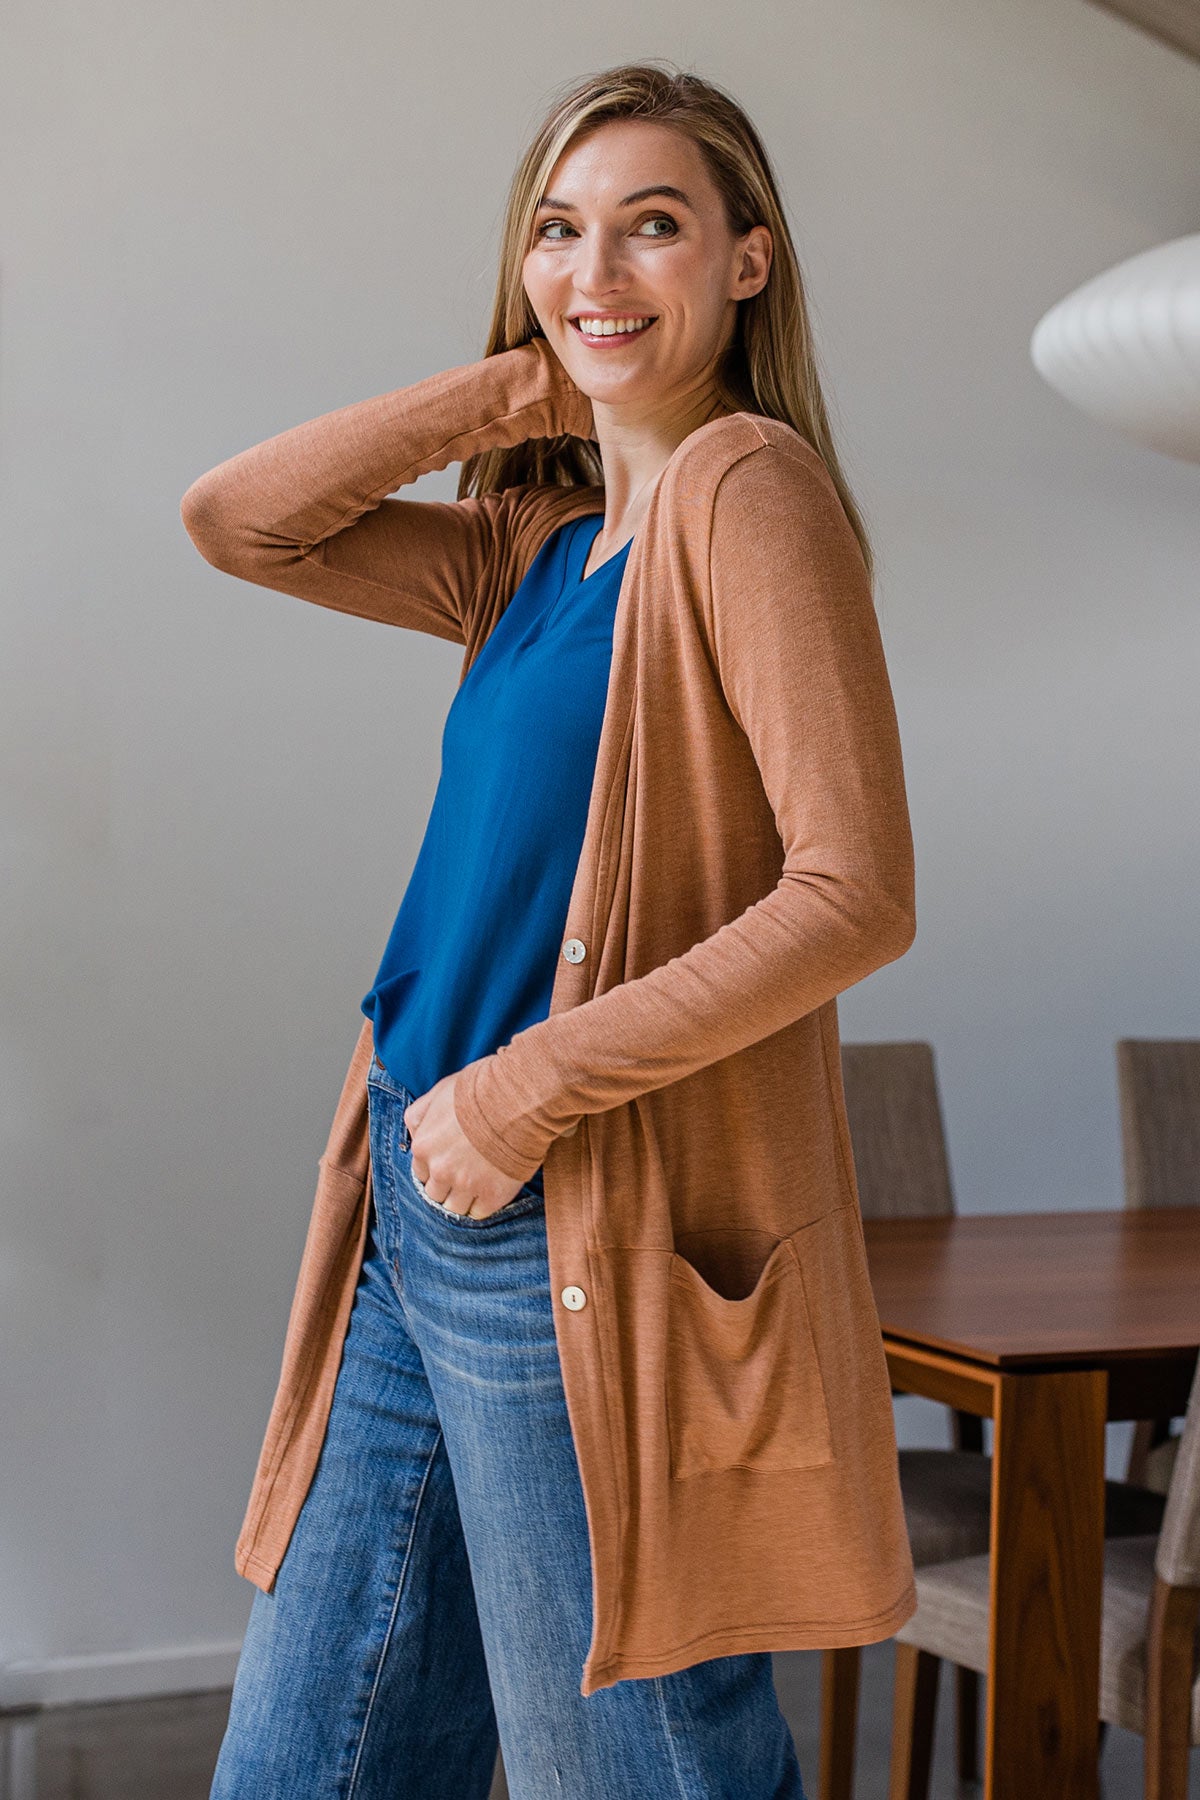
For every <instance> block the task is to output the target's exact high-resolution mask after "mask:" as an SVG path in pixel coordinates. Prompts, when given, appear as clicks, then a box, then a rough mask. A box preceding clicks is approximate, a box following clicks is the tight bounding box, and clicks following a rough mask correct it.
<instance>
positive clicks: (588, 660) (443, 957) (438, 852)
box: [362, 513, 629, 1189]
mask: <svg viewBox="0 0 1200 1800" xmlns="http://www.w3.org/2000/svg"><path fill="white" fill-rule="evenodd" d="M603 524H604V517H603V515H602V514H601V513H585V514H583V515H582V516H581V517H579V518H577V519H572V520H569V521H568V522H567V524H565V525H561V526H559V527H558V529H557V530H555V531H553V532H551V534H550V536H549V537H548V538H547V540H546V542H545V543H544V544H543V545H542V546H541V548H540V550H539V551H538V553H537V555H536V557H535V558H534V560H533V563H532V564H531V566H530V568H529V571H528V573H527V574H526V576H525V579H524V580H523V581H522V582H521V584H520V586H519V587H518V589H517V591H516V593H515V594H514V595H513V597H512V599H511V600H510V602H509V604H508V606H507V607H506V608H505V610H504V612H503V613H502V614H501V616H500V619H499V621H498V623H497V624H496V625H495V626H494V627H493V629H492V631H491V633H490V635H489V636H488V638H487V640H486V642H485V643H484V646H483V648H482V650H481V651H480V652H479V654H478V656H477V657H476V658H475V661H474V662H473V663H472V665H471V667H470V669H469V670H468V672H467V675H466V678H465V679H464V680H463V681H462V682H461V683H460V684H459V687H458V689H457V692H456V693H455V696H454V700H453V702H452V703H451V706H450V710H449V712H448V713H447V715H446V723H445V726H444V727H443V731H442V766H441V773H440V775H439V777H438V785H437V792H436V793H435V795H434V800H433V807H432V809H431V811H430V815H429V822H428V824H427V825H426V828H425V836H424V839H423V841H422V844H421V849H420V853H419V854H418V856H417V860H416V863H415V864H414V866H413V871H412V876H411V878H410V880H409V883H408V887H407V888H406V890H405V893H404V898H403V900H402V901H401V904H400V910H399V912H398V913H397V915H396V922H395V924H394V925H393V927H392V932H391V936H390V937H389V939H388V942H387V948H386V950H385V951H384V953H383V961H382V963H381V964H380V966H379V972H378V974H377V975H376V977H375V985H374V987H373V988H372V989H371V991H370V993H369V994H367V995H366V997H365V998H364V1000H363V1002H362V1010H363V1012H364V1013H366V1015H367V1017H368V1018H369V1019H371V1020H372V1021H373V1024H374V1037H375V1053H376V1055H377V1056H378V1057H379V1060H380V1061H381V1062H382V1063H383V1065H384V1067H385V1068H386V1069H387V1071H388V1073H389V1074H390V1075H391V1076H392V1078H393V1080H395V1081H398V1082H400V1083H401V1084H402V1085H403V1086H404V1087H406V1088H408V1089H409V1091H410V1092H411V1093H414V1094H424V1093H426V1092H427V1091H428V1090H429V1089H430V1088H431V1087H432V1086H433V1084H434V1083H435V1082H436V1081H440V1080H441V1078H442V1077H443V1076H444V1075H451V1074H453V1073H455V1072H456V1071H457V1070H459V1069H461V1068H464V1067H465V1066H466V1064H467V1063H469V1062H474V1061H475V1059H476V1058H477V1057H480V1056H489V1055H491V1053H492V1052H493V1051H494V1050H496V1049H497V1047H498V1046H499V1045H501V1044H506V1043H507V1042H508V1040H509V1039H510V1038H511V1037H512V1036H513V1034H514V1033H515V1032H517V1031H521V1030H523V1029H524V1028H525V1026H527V1025H532V1024H534V1023H536V1022H537V1021H538V1020H539V1019H544V1018H546V1017H548V1015H549V1012H550V993H551V989H552V988H553V986H554V976H555V972H556V970H557V967H558V958H559V955H560V954H561V950H562V934H563V930H564V927H565V925H566V918H567V908H568V906H569V904H570V899H571V888H572V886H573V884H574V880H575V870H576V867H577V865H578V862H579V855H580V852H581V850H582V848H583V837H584V830H585V828H586V825H587V812H588V802H589V799H590V797H591V790H592V780H593V777H594V774H595V768H596V752H597V749H598V747H599V743H600V727H601V724H602V722H603V718H604V703H605V698H606V696H607V693H608V677H609V667H610V664H611V660H612V633H613V620H614V616H615V614H616V608H617V597H618V594H619V592H620V586H621V576H622V573H623V571H624V567H625V561H626V557H627V555H628V551H629V545H628V544H625V545H623V546H622V548H621V549H620V550H618V551H617V553H616V555H615V556H611V557H609V559H608V561H607V562H605V563H602V564H601V565H600V567H599V568H598V569H596V570H594V571H593V573H592V574H591V575H589V576H588V577H587V579H586V580H584V579H582V576H583V568H584V564H585V563H586V561H587V558H588V553H589V551H590V550H591V547H592V544H593V542H594V540H595V539H596V537H597V536H598V535H599V532H600V528H601V527H602V525H603ZM532 1185H533V1186H534V1187H536V1188H538V1189H541V1188H542V1171H541V1169H540V1168H539V1169H538V1170H537V1171H536V1173H535V1174H534V1176H533V1177H532Z"/></svg>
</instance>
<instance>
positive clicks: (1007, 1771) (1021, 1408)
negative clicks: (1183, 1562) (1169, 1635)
mask: <svg viewBox="0 0 1200 1800" xmlns="http://www.w3.org/2000/svg"><path fill="white" fill-rule="evenodd" d="M1107 1399H1108V1377H1107V1375H1106V1374H1105V1372H1104V1371H1103V1370H1094V1369H1081V1370H1072V1371H1070V1372H1067V1373H1064V1372H1062V1371H1057V1372H1055V1373H1053V1374H1032V1373H1031V1374H1003V1375H1001V1376H1000V1377H999V1379H998V1381H997V1383H996V1397H995V1414H994V1418H995V1438H994V1444H993V1455H992V1527H991V1619H990V1642H989V1647H988V1649H989V1655H988V1670H989V1674H988V1682H987V1738H986V1746H985V1750H984V1762H985V1776H984V1800H1030V1797H1031V1796H1032V1795H1039V1796H1044V1797H1045V1800H1049V1797H1050V1796H1051V1795H1053V1796H1054V1800H1097V1795H1098V1792H1099V1771H1098V1756H1097V1721H1098V1717H1099V1693H1100V1601H1101V1586H1102V1582H1103V1575H1104V1425H1105V1418H1106V1414H1107Z"/></svg>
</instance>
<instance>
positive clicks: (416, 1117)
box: [404, 1075, 524, 1219]
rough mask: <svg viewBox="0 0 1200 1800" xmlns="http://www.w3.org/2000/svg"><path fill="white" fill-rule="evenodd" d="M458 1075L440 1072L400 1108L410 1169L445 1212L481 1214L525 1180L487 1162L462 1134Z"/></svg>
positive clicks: (476, 1216)
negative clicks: (457, 1106)
mask: <svg viewBox="0 0 1200 1800" xmlns="http://www.w3.org/2000/svg"><path fill="white" fill-rule="evenodd" d="M457 1080H458V1076H457V1075H443V1077H442V1079H441V1080H440V1081H435V1082H434V1084H433V1086H432V1087H431V1088H430V1089H429V1091H428V1093H425V1094H419V1095H418V1096H417V1098H416V1099H415V1100H414V1101H412V1103H411V1104H410V1105H409V1106H407V1107H405V1109H404V1123H405V1125H406V1126H407V1127H408V1133H409V1138H410V1139H411V1143H412V1172H413V1174H414V1175H415V1176H416V1178H417V1180H418V1181H419V1182H420V1183H421V1186H422V1187H423V1188H424V1189H425V1191H426V1193H427V1194H428V1195H429V1198H430V1199H431V1200H433V1201H436V1202H437V1204H438V1205H439V1206H444V1207H445V1208H446V1211H447V1212H455V1213H462V1214H465V1215H466V1216H467V1217H468V1218H472V1219H486V1218H489V1217H490V1216H491V1214H492V1213H494V1212H499V1210H500V1208H501V1207H502V1206H507V1204H508V1202H509V1201H510V1200H513V1199H515V1198H516V1196H517V1195H518V1194H519V1193H520V1191H521V1189H522V1187H523V1186H524V1183H523V1182H520V1181H514V1180H513V1178H512V1176H511V1175H506V1174H505V1173H504V1170H503V1169H498V1168H497V1167H496V1165H495V1163H490V1162H488V1160H487V1158H486V1157H484V1156H481V1155H480V1153H479V1151H478V1150H477V1149H476V1148H475V1146H474V1144H473V1143H472V1142H471V1140H470V1138H469V1137H467V1136H466V1134H465V1133H464V1131H463V1129H462V1127H461V1125H460V1124H459V1122H458V1116H457V1114H456V1113H455V1111H454V1084H455V1082H456V1081H457Z"/></svg>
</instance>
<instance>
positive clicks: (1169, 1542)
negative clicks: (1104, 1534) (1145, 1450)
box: [1154, 1357, 1200, 1588]
mask: <svg viewBox="0 0 1200 1800" xmlns="http://www.w3.org/2000/svg"><path fill="white" fill-rule="evenodd" d="M1154 1567H1155V1571H1156V1572H1157V1573H1158V1574H1159V1575H1161V1577H1162V1579H1163V1580H1164V1581H1169V1582H1170V1583H1171V1586H1172V1587H1192V1588H1194V1587H1200V1357H1197V1359H1196V1373H1195V1375H1194V1376H1193V1377H1192V1391H1191V1394H1190V1396H1189V1398H1188V1409H1187V1417H1186V1418H1185V1419H1184V1421H1183V1436H1182V1437H1181V1438H1180V1440H1179V1452H1178V1454H1177V1456H1176V1458H1175V1467H1174V1469H1172V1471H1171V1486H1170V1488H1169V1490H1168V1492H1167V1509H1166V1511H1165V1513H1164V1514H1163V1522H1162V1526H1161V1528H1160V1530H1159V1534H1158V1548H1157V1550H1156V1551H1155V1553H1154Z"/></svg>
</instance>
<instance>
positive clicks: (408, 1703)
mask: <svg viewBox="0 0 1200 1800" xmlns="http://www.w3.org/2000/svg"><path fill="white" fill-rule="evenodd" d="M368 1091H369V1108H370V1147H371V1160H372V1184H373V1192H374V1211H373V1214H372V1218H371V1221H370V1226H371V1229H370V1235H369V1237H368V1239H367V1248H366V1253H365V1255H364V1258H363V1264H362V1269H361V1272H360V1276H359V1281H358V1286H357V1290H356V1294H355V1299H354V1306H353V1310H352V1312H351V1316H350V1322H349V1327H348V1331H347V1335H346V1340H345V1346H344V1350H343V1355H342V1362H341V1366H340V1369H339V1373H338V1378H337V1385H336V1388H335V1391H334V1397H333V1405H332V1408H331V1412H330V1417H329V1424H328V1428H327V1432H326V1437H325V1441H324V1444H323V1446H322V1450H321V1455H320V1459H319V1462H318V1465H317V1468H316V1472H315V1474H314V1477H313V1481H312V1485H311V1487H310V1488H309V1492H308V1495H307V1497H306V1499H305V1502H304V1505H303V1507H302V1509H301V1512H300V1516H299V1519H298V1520H297V1523H296V1528H295V1530H294V1532H293V1534H292V1538H291V1541H290V1543H289V1545H288V1548H287V1552H286V1554H285V1556H284V1558H283V1562H282V1565H281V1567H280V1569H279V1573H278V1576H277V1577H276V1581H275V1585H274V1587H273V1589H272V1591H271V1593H270V1594H266V1593H264V1592H262V1590H261V1589H260V1590H258V1591H257V1592H256V1593H255V1596H254V1600H253V1604H252V1607H251V1612H250V1621H249V1626H248V1629H247V1632H246V1638H245V1642H244V1644H243V1647H242V1652H241V1656H240V1659H239V1662H238V1667H237V1676H236V1681H235V1683H234V1689H233V1698H232V1703H231V1707H230V1714H229V1724H228V1727H227V1729H226V1732H225V1737H224V1741H223V1743H222V1745H221V1753H220V1757H219V1759H218V1763H217V1768H216V1774H215V1776H214V1780H213V1786H212V1790H211V1800H335V1797H336V1800H487V1795H488V1792H489V1789H490V1787H491V1783H492V1774H493V1769H494V1765H495V1758H496V1748H497V1743H498V1742H499V1744H500V1746H501V1747H502V1752H503V1757H504V1768H505V1774H506V1776H507V1779H508V1786H509V1792H510V1795H511V1796H512V1800H668V1797H669V1800H718V1797H720V1800H804V1789H803V1786H802V1783H801V1779H800V1769H799V1765H798V1762H797V1759H796V1750H795V1745H794V1743H793V1740H792V1736H791V1733H790V1731H789V1730H788V1726H787V1723H786V1721H785V1720H784V1718H783V1716H782V1714H781V1712H780V1709H779V1704H778V1699H777V1697H776V1693H775V1686H774V1678H773V1668H772V1661H771V1656H770V1653H769V1652H757V1653H753V1654H748V1655H739V1656H723V1657H715V1658H712V1659H710V1660H708V1661H706V1662H699V1663H696V1664H693V1665H692V1667H690V1668H687V1669H683V1670H680V1671H678V1672H676V1673H674V1674H670V1675H661V1676H651V1677H646V1678H644V1679H628V1680H624V1681H619V1682H617V1683H616V1684H615V1685H613V1686H612V1687H608V1688H601V1689H598V1690H597V1691H596V1692H595V1693H593V1694H589V1695H588V1696H587V1697H586V1698H585V1697H584V1696H582V1695H581V1694H580V1692H579V1681H580V1673H581V1670H582V1667H583V1660H584V1656H585V1654H586V1651H587V1646H588V1641H589V1637H590V1632H591V1564H590V1557H589V1548H588V1533H587V1518H586V1513H585V1510H584V1501H583V1490H582V1488H581V1486H580V1481H579V1472H578V1466H577V1463H576V1458H575V1450H574V1444H573V1441H572V1437H571V1430H570V1424H569V1420H568V1415H567V1409H566V1400H565V1397H564V1394H563V1388H562V1380H561V1373H560V1369H559V1361H558V1352H557V1348H556V1343H555V1336H554V1321H553V1314H552V1310H551V1297H550V1276H549V1265H548V1262H547V1255H546V1227H545V1199H544V1197H543V1196H542V1195H541V1194H540V1193H538V1192H537V1190H536V1189H535V1188H533V1187H530V1186H526V1187H523V1188H522V1189H521V1191H520V1192H519V1193H518V1194H517V1195H516V1196H515V1197H514V1198H513V1199H512V1200H511V1201H510V1202H509V1203H508V1204H507V1205H506V1206H503V1207H501V1208H500V1210H499V1211H498V1212H494V1213H492V1214H491V1215H490V1216H489V1217H488V1218H486V1219H474V1218H467V1217H465V1216H464V1215H460V1214H457V1213H451V1212H447V1211H446V1210H445V1209H444V1208H443V1207H441V1206H438V1205H436V1204H435V1203H434V1202H433V1201H432V1200H429V1199H427V1198H425V1197H423V1196H422V1194H421V1192H420V1190H419V1189H418V1187H417V1186H416V1185H415V1183H414V1179H413V1174H412V1167H411V1150H410V1147H409V1140H408V1133H407V1130H406V1129H405V1125H404V1118H403V1114H404V1109H405V1108H406V1107H407V1106H408V1105H409V1104H410V1103H411V1101H412V1099H413V1098H414V1096H413V1095H412V1094H410V1093H409V1092H408V1091H407V1090H406V1089H405V1088H404V1087H403V1086H402V1085H401V1084H400V1083H398V1082H395V1081H393V1080H392V1078H391V1076H390V1075H389V1074H388V1073H387V1072H386V1070H385V1069H384V1068H383V1066H382V1064H380V1063H379V1062H378V1061H376V1062H374V1063H373V1064H372V1067H371V1071H370V1075H369V1077H368Z"/></svg>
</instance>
